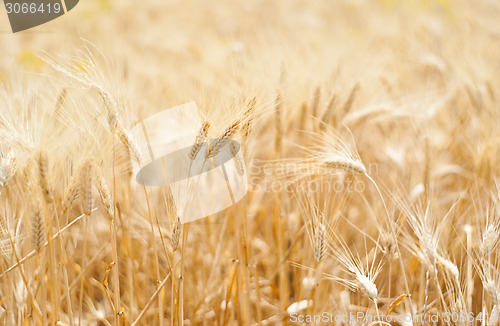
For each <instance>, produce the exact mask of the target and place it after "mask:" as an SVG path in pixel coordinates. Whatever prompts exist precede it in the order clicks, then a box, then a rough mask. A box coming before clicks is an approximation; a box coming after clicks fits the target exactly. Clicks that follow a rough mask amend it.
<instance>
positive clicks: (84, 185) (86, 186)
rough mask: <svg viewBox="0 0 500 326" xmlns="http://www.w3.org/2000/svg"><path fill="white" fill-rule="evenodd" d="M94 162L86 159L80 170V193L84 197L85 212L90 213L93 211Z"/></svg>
mask: <svg viewBox="0 0 500 326" xmlns="http://www.w3.org/2000/svg"><path fill="white" fill-rule="evenodd" d="M92 170H93V169H92V162H91V161H90V160H88V161H86V162H85V164H84V165H83V167H82V170H81V171H80V176H79V191H78V192H79V194H80V196H81V199H82V207H83V213H84V214H85V215H90V214H91V212H92V206H93V203H92V178H93V176H92Z"/></svg>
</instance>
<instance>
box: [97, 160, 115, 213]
mask: <svg viewBox="0 0 500 326" xmlns="http://www.w3.org/2000/svg"><path fill="white" fill-rule="evenodd" d="M99 170H100V169H99ZM96 182H97V192H98V193H99V199H100V200H101V203H102V205H103V206H104V208H105V210H106V214H107V216H108V218H113V216H114V215H115V206H114V205H113V198H112V197H111V192H110V191H109V187H108V184H107V183H106V179H104V176H103V175H102V172H100V173H99V176H98V177H97V180H96Z"/></svg>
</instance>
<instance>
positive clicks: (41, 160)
mask: <svg viewBox="0 0 500 326" xmlns="http://www.w3.org/2000/svg"><path fill="white" fill-rule="evenodd" d="M37 163H38V177H39V178H38V181H39V184H40V188H41V190H42V194H43V198H44V199H45V201H46V202H47V203H51V202H52V201H53V200H54V199H53V196H54V193H53V191H52V188H51V186H50V181H49V162H48V158H47V153H46V152H45V151H40V152H39V153H38V161H37Z"/></svg>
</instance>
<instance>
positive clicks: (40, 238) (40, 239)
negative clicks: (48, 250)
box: [31, 208, 47, 252]
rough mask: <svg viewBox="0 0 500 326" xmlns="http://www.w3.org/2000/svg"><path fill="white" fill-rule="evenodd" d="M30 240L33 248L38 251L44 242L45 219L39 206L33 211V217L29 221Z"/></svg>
mask: <svg viewBox="0 0 500 326" xmlns="http://www.w3.org/2000/svg"><path fill="white" fill-rule="evenodd" d="M31 231H32V241H33V246H34V247H35V250H36V251H37V252H39V251H40V250H41V249H42V247H43V246H44V244H45V241H46V238H47V237H46V234H45V221H44V218H43V216H42V212H41V210H40V209H39V208H37V209H35V211H34V212H33V219H32V221H31Z"/></svg>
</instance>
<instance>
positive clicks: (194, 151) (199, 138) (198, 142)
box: [189, 121, 210, 161]
mask: <svg viewBox="0 0 500 326" xmlns="http://www.w3.org/2000/svg"><path fill="white" fill-rule="evenodd" d="M209 128H210V122H208V121H205V122H204V123H203V125H202V126H201V128H200V131H199V132H198V135H196V139H195V141H194V144H193V146H192V147H191V152H190V153H189V159H190V160H191V161H193V160H194V159H195V158H196V156H197V155H198V153H199V151H200V150H201V147H202V146H203V144H204V142H205V140H206V139H207V135H208V129H209Z"/></svg>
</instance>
